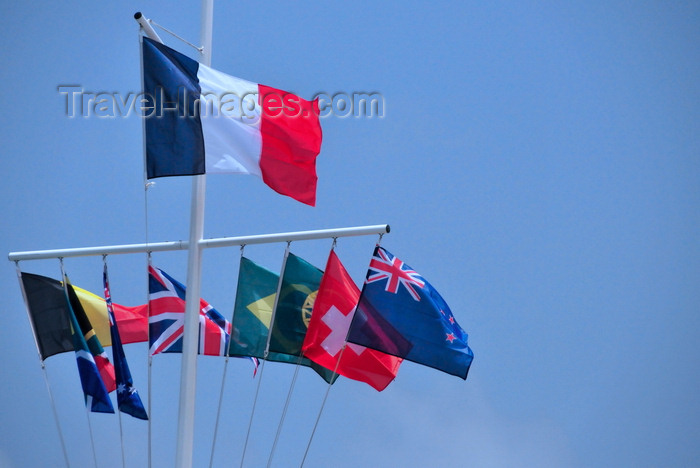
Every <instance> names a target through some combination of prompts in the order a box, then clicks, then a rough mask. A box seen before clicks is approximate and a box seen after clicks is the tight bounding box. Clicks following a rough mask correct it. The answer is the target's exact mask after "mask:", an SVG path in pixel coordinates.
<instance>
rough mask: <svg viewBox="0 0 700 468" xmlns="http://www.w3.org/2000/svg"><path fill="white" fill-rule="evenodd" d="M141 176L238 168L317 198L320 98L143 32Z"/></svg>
mask: <svg viewBox="0 0 700 468" xmlns="http://www.w3.org/2000/svg"><path fill="white" fill-rule="evenodd" d="M142 48H143V50H142V52H143V55H142V56H143V81H144V83H143V85H144V88H143V89H144V101H143V102H142V109H143V112H144V116H145V117H146V167H147V177H148V178H149V179H153V178H156V177H166V176H180V175H196V174H212V173H237V174H253V175H257V176H258V177H261V178H262V179H263V181H264V182H265V183H266V184H267V185H268V186H269V187H270V188H272V189H273V190H275V191H276V192H278V193H281V194H283V195H287V196H289V197H292V198H294V199H296V200H298V201H300V202H302V203H306V204H308V205H311V206H314V205H315V204H316V180H317V177H316V156H318V153H319V152H320V150H321V138H322V133H321V125H320V122H319V118H318V115H319V108H318V100H317V99H316V100H314V101H307V100H304V99H302V98H300V97H298V96H296V95H294V94H292V93H288V92H286V91H282V90H279V89H275V88H271V87H269V86H264V85H261V84H257V83H251V82H249V81H245V80H242V79H239V78H235V77H233V76H229V75H226V74H224V73H221V72H219V71H216V70H214V69H212V68H210V67H207V66H205V65H202V64H200V63H198V62H196V61H194V60H192V59H191V58H189V57H187V56H185V55H183V54H181V53H179V52H177V51H175V50H173V49H171V48H170V47H167V46H165V45H163V44H160V43H158V42H156V41H153V40H151V39H149V38H147V37H144V38H143V43H142Z"/></svg>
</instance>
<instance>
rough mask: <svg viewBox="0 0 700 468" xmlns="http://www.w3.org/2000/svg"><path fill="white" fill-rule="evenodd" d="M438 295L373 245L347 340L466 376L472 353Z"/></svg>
mask: <svg viewBox="0 0 700 468" xmlns="http://www.w3.org/2000/svg"><path fill="white" fill-rule="evenodd" d="M467 338H468V336H467V333H466V332H465V331H464V330H463V329H462V328H461V327H460V326H459V325H458V324H457V321H456V320H455V318H454V315H452V311H451V310H450V308H449V307H448V306H447V303H445V301H444V299H443V298H442V297H441V296H440V294H438V292H437V291H436V290H435V289H434V288H433V287H432V286H431V284H430V283H428V282H427V281H426V280H425V278H423V277H421V276H420V275H419V274H418V273H417V272H416V271H415V270H413V269H412V268H411V267H410V266H408V265H406V264H405V263H404V262H402V261H401V260H399V259H398V258H396V257H394V256H393V255H391V254H390V253H389V252H388V251H386V250H385V249H383V248H382V247H379V246H377V247H376V248H375V249H374V255H373V257H372V260H371V261H370V265H369V271H368V272H367V279H366V280H365V284H364V286H363V288H362V294H361V296H360V301H359V304H358V306H357V311H356V312H355V317H354V318H353V321H352V324H351V326H350V331H349V332H348V339H347V341H348V342H350V343H355V344H359V345H362V346H365V347H367V348H371V349H376V350H378V351H381V352H383V353H387V354H392V355H394V356H398V357H402V358H404V359H406V360H408V361H413V362H415V363H417V364H423V365H425V366H429V367H433V368H435V369H438V370H441V371H443V372H446V373H448V374H452V375H456V376H458V377H461V378H463V379H466V378H467V373H468V372H469V366H470V365H471V363H472V359H473V358H474V354H473V353H472V350H471V349H470V348H469V346H468V345H467Z"/></svg>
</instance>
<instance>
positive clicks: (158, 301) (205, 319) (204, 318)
mask: <svg viewBox="0 0 700 468" xmlns="http://www.w3.org/2000/svg"><path fill="white" fill-rule="evenodd" d="M148 303H149V315H148V340H149V347H150V353H151V355H154V354H158V353H181V352H182V336H183V333H184V330H185V286H184V285H182V284H181V283H179V282H178V281H176V280H175V279H173V278H172V277H170V276H169V275H168V274H167V273H165V272H164V271H163V270H160V269H158V268H154V267H152V266H149V267H148ZM230 338H231V323H230V322H229V321H228V320H226V319H225V318H224V317H223V315H221V314H220V313H219V312H218V311H217V310H216V309H214V308H213V307H212V306H211V305H209V304H208V303H207V302H206V301H205V300H204V299H200V300H199V354H205V355H208V356H224V355H225V354H226V351H227V350H228V344H229V340H230Z"/></svg>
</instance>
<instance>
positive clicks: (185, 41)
mask: <svg viewBox="0 0 700 468" xmlns="http://www.w3.org/2000/svg"><path fill="white" fill-rule="evenodd" d="M148 22H149V23H151V24H152V25H154V26H158V27H159V28H160V29H162V30H163V31H165V32H166V33H168V34H170V35H171V36H173V37H174V38H176V39H179V40H180V41H182V42H184V43H185V44H187V45H188V46H190V47H192V48H193V49H195V50H196V51H197V52H199V53H200V54H202V53H204V47H198V46H196V45H194V44H192V43H191V42H190V41H188V40H187V39H184V38H182V37H180V36H178V35H177V34H175V33H174V32H172V31H171V30H169V29H168V28H166V27H165V26H161V25H160V24H158V23H156V22H155V21H153V20H151V19H149V20H148Z"/></svg>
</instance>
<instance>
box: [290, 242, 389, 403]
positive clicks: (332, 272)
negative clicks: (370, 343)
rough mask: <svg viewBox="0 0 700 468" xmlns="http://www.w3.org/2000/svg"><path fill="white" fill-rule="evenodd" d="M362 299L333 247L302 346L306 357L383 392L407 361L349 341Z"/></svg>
mask: <svg viewBox="0 0 700 468" xmlns="http://www.w3.org/2000/svg"><path fill="white" fill-rule="evenodd" d="M359 298H360V290H359V289H358V288H357V286H355V283H354V282H353V281H352V278H350V275H348V272H347V271H346V270H345V268H344V267H343V264H342V263H340V260H339V259H338V256H337V255H336V254H335V251H333V250H331V253H330V255H329V256H328V263H327V264H326V270H325V273H324V274H323V278H322V279H321V286H320V287H319V290H318V294H317V296H316V301H315V302H314V308H313V313H312V314H311V319H310V321H309V329H308V331H307V332H306V338H305V339H304V346H303V348H302V349H303V352H304V356H305V357H307V358H309V359H311V360H312V361H314V362H315V363H317V364H319V365H321V366H323V367H325V368H326V369H330V370H334V371H335V372H336V373H338V374H340V375H342V376H345V377H347V378H349V379H353V380H359V381H361V382H365V383H367V384H369V385H371V386H372V387H374V388H375V389H377V390H378V391H380V392H381V391H382V390H384V389H385V388H386V386H387V385H389V384H390V383H391V381H392V380H394V378H395V377H396V373H397V372H398V371H399V366H400V365H401V362H402V361H403V360H402V359H401V358H398V357H395V356H391V355H389V354H384V353H381V352H379V351H375V350H372V349H368V348H365V347H363V346H359V345H356V344H352V343H347V342H346V341H345V338H346V336H347V334H348V328H350V323H351V322H352V317H353V315H354V313H355V307H356V306H357V301H358V300H359ZM344 346H345V347H346V348H345V351H343V352H342V353H341V351H342V350H343V347H344ZM341 355H342V358H341Z"/></svg>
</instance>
